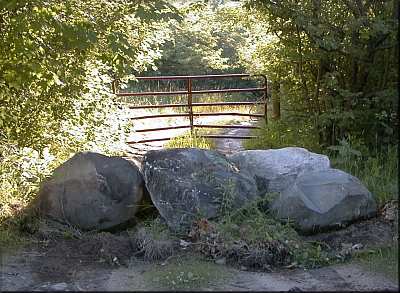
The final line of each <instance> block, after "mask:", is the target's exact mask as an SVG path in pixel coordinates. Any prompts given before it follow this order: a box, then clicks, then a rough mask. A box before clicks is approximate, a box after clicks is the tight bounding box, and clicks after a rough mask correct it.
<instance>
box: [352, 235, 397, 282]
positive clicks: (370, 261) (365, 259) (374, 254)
mask: <svg viewBox="0 0 400 293" xmlns="http://www.w3.org/2000/svg"><path fill="white" fill-rule="evenodd" d="M355 261H356V262H358V263H360V264H361V265H362V266H363V267H365V268H367V269H369V270H371V271H374V272H380V273H381V274H383V275H385V276H387V277H389V278H390V279H391V280H392V281H394V282H396V283H398V282H399V247H398V243H397V242H396V243H395V244H394V245H391V246H387V247H380V248H375V249H369V250H367V251H363V252H361V253H358V254H357V255H355Z"/></svg>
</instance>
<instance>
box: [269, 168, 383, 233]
mask: <svg viewBox="0 0 400 293" xmlns="http://www.w3.org/2000/svg"><path fill="white" fill-rule="evenodd" d="M376 209H377V207H376V203H375V201H374V199H373V197H372V194H371V193H370V192H369V191H368V189H367V188H366V187H365V186H364V185H363V184H362V183H361V182H360V181H359V180H358V179H357V178H356V177H354V176H352V175H350V174H347V173H346V172H343V171H341V170H337V169H327V170H318V171H311V172H304V173H303V174H301V175H300V176H299V177H298V178H297V179H296V181H295V182H294V184H293V185H292V186H290V187H288V188H287V189H286V190H284V191H283V192H282V193H281V194H280V196H279V197H277V198H276V200H275V201H274V202H273V203H272V205H271V210H272V211H273V212H274V213H275V214H276V216H277V217H278V218H279V219H282V220H287V219H290V220H292V221H294V224H295V226H297V227H298V229H299V230H300V231H302V232H305V233H310V232H315V231H319V230H326V229H327V228H332V227H341V226H344V225H346V224H348V223H350V222H352V221H355V220H357V219H362V218H367V217H370V216H372V215H374V214H375V213H376Z"/></svg>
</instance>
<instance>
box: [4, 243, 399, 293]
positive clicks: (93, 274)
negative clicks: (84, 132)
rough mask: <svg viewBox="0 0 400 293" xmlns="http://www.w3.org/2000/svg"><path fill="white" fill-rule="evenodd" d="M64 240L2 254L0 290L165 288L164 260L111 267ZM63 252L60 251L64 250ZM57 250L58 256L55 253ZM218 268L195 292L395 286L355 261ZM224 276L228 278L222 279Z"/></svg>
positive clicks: (347, 289)
mask: <svg viewBox="0 0 400 293" xmlns="http://www.w3.org/2000/svg"><path fill="white" fill-rule="evenodd" d="M64 245H65V243H64V242H63V241H61V242H59V243H58V248H57V249H56V250H55V249H48V250H47V251H45V250H43V249H35V248H30V249H25V250H21V251H18V252H14V253H12V254H6V255H3V256H2V263H1V275H0V289H1V290H2V291H16V290H17V291H66V290H67V291H136V290H169V289H172V288H171V287H170V286H166V285H165V286H162V285H161V286H160V285H159V284H158V283H157V280H156V278H155V277H154V276H156V275H157V272H159V271H160V270H166V271H168V270H169V267H168V264H167V267H163V264H162V263H152V264H150V263H146V262H143V261H138V260H130V261H129V262H128V264H127V265H126V266H121V267H117V266H112V265H109V264H106V263H104V262H101V260H95V259H90V260H88V259H85V258H84V257H76V256H75V257H74V255H68V254H67V255H65V254H63V252H64V253H65V252H66V251H65V250H64V248H65V247H64ZM63 250H64V251H63ZM56 251H57V254H55V252H56ZM212 265H213V266H217V267H218V272H219V274H220V276H221V277H219V276H218V277H217V278H215V279H214V280H211V281H209V282H206V283H205V284H203V285H202V286H201V287H191V289H193V290H205V291H209V290H223V291H289V290H290V291H300V290H301V291H321V290H322V291H328V290H329V291H349V290H352V291H353V290H354V291H364V290H367V291H382V290H390V291H397V289H398V286H397V285H396V284H395V283H394V282H392V281H390V280H389V279H387V278H386V277H385V276H382V275H379V274H377V273H374V272H371V271H368V270H366V269H365V268H363V267H361V266H360V265H358V264H356V263H349V264H342V265H333V266H329V267H323V268H319V269H312V270H300V269H294V270H285V271H280V272H272V273H261V272H249V271H243V270H238V269H235V268H232V267H228V266H225V265H218V264H212ZM226 276H228V277H226Z"/></svg>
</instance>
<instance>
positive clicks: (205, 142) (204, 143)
mask: <svg viewBox="0 0 400 293" xmlns="http://www.w3.org/2000/svg"><path fill="white" fill-rule="evenodd" d="M201 134H204V132H203V131H200V130H197V129H195V130H194V131H193V133H192V132H191V131H187V132H186V133H185V134H183V135H180V136H177V137H174V138H172V139H171V140H170V141H169V142H168V143H167V144H166V145H165V147H166V148H200V149H213V148H214V146H215V145H214V142H213V141H212V140H211V139H207V138H202V137H200V135H201Z"/></svg>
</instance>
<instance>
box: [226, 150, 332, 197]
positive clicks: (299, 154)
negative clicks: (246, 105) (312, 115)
mask: <svg viewBox="0 0 400 293" xmlns="http://www.w3.org/2000/svg"><path fill="white" fill-rule="evenodd" d="M228 158H229V159H230V160H231V161H233V162H234V163H235V164H236V165H237V166H238V167H239V169H240V170H246V171H247V172H249V173H250V174H252V175H253V176H254V178H255V180H256V182H257V187H258V189H259V192H260V194H261V195H265V194H266V193H267V192H281V191H283V190H284V189H285V188H287V187H288V186H290V185H291V184H293V182H294V181H295V179H296V178H297V176H298V175H299V174H301V173H302V172H304V171H312V170H324V169H328V168H329V167H330V162H329V158H328V157H327V156H325V155H320V154H316V153H312V152H309V151H308V150H306V149H304V148H298V147H286V148H282V149H270V150H248V151H241V152H237V153H235V154H233V155H231V156H228Z"/></svg>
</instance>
